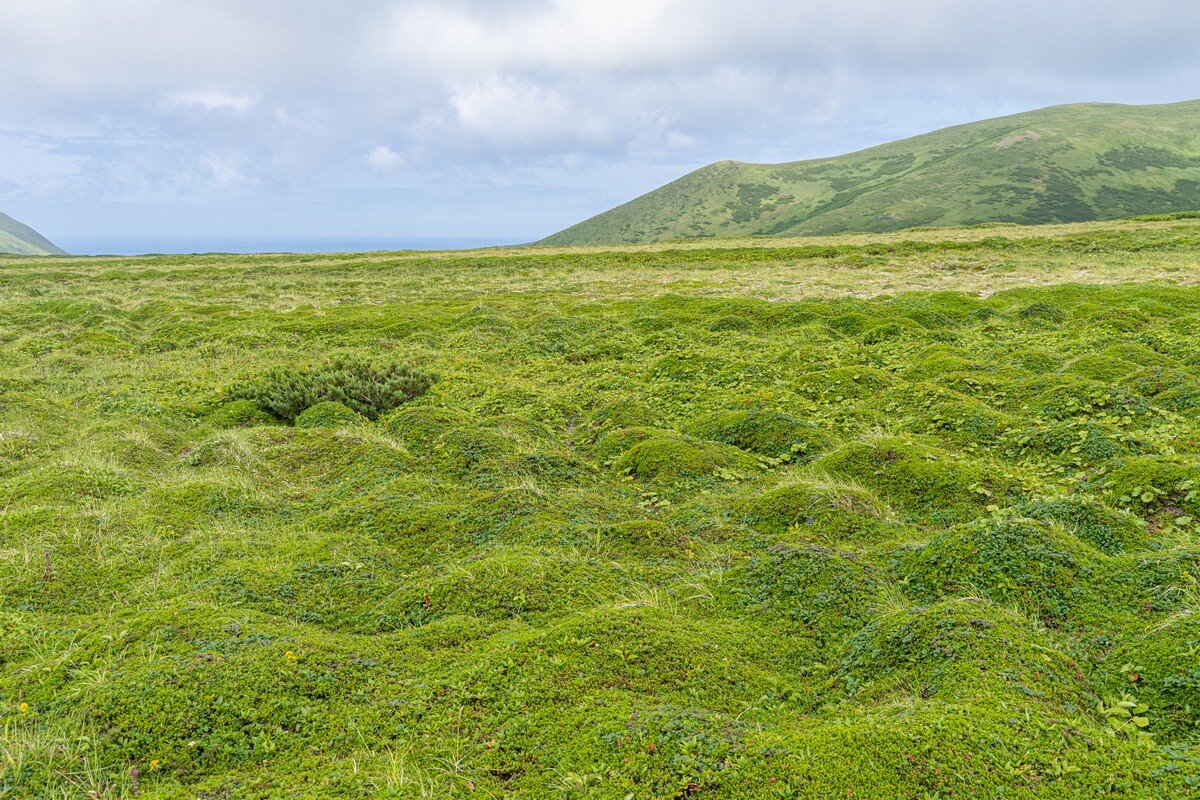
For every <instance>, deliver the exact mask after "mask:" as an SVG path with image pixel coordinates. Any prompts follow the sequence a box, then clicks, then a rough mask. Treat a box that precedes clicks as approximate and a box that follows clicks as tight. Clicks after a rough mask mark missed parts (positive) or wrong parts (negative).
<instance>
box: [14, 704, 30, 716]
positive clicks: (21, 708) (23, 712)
mask: <svg viewBox="0 0 1200 800" xmlns="http://www.w3.org/2000/svg"><path fill="white" fill-rule="evenodd" d="M17 710H18V711H20V712H21V716H22V717H23V716H25V715H26V714H28V713H29V703H21V705H19V706H17Z"/></svg>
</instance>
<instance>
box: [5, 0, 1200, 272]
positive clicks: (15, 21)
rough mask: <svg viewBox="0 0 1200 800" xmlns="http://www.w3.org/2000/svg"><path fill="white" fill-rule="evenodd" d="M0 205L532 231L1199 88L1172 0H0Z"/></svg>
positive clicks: (270, 237)
mask: <svg viewBox="0 0 1200 800" xmlns="http://www.w3.org/2000/svg"><path fill="white" fill-rule="evenodd" d="M0 32H2V33H0V36H2V37H3V42H4V44H3V47H0V75H2V76H3V78H2V79H0V211H5V212H7V213H9V214H11V215H12V216H14V217H17V218H18V219H21V220H23V221H25V222H28V223H29V224H31V225H33V226H34V227H36V228H38V229H39V230H40V231H41V232H42V233H44V234H46V235H47V236H49V237H50V238H51V239H53V240H55V241H57V242H59V243H60V244H62V245H63V246H65V247H67V248H68V249H72V250H74V251H77V252H94V251H97V250H108V251H114V252H116V251H135V250H148V249H157V250H170V249H181V250H189V249H209V247H206V245H208V246H211V247H212V248H220V249H235V248H236V247H239V246H251V247H253V246H262V247H266V246H271V245H276V246H282V245H283V244H286V243H291V245H292V246H294V247H295V248H297V249H304V248H306V247H309V246H314V247H316V246H319V245H316V244H313V243H314V242H318V241H327V242H337V243H339V244H353V243H356V242H357V243H360V244H361V245H362V246H364V247H365V246H371V245H380V246H382V245H391V246H396V245H400V244H405V243H414V244H422V243H427V244H462V245H467V244H476V243H484V242H489V243H503V242H520V241H529V240H532V239H536V238H540V237H541V236H544V235H547V234H549V233H551V232H553V231H555V230H557V229H559V228H561V227H564V226H566V225H568V224H571V223H573V222H576V221H578V220H580V219H583V218H585V217H588V216H590V215H592V214H594V213H597V212H599V211H602V210H604V209H606V208H608V207H610V206H612V205H614V204H616V203H619V202H622V201H624V200H628V199H630V198H632V197H634V196H636V195H638V194H641V193H642V192H645V191H647V190H649V189H651V188H654V187H655V186H657V185H659V184H661V183H663V182H665V181H667V180H670V179H672V178H675V177H677V176H679V175H681V174H683V173H685V172H687V171H689V170H691V169H694V168H696V167H699V166H702V165H704V164H706V163H709V162H711V161H715V160H719V159H723V158H735V159H740V160H744V161H784V160H795V159H801V158H811V157H818V156H825V155H834V154H837V153H842V152H847V151H850V150H854V149H858V148H861V147H865V146H868V145H872V144H877V143H880V142H883V141H888V140H891V139H895V138H899V137H902V136H908V135H914V134H917V133H921V132H924V131H927V130H930V129H934V128H938V127H943V126H945V125H950V124H955V123H959V122H966V121H970V120H974V119H981V118H985V117H990V116H996V115H1000V114H1006V113H1013V112H1017V111H1023V110H1027V109H1030V108H1036V107H1040V106H1044V105H1050V104H1053V103H1063V102H1075V101H1084V100H1103V101H1111V102H1125V103H1159V102H1171V101H1176V100H1185V99H1195V98H1200V47H1198V46H1197V42H1200V3H1198V2H1196V0H1140V1H1139V2H1137V3H1131V2H1129V1H1128V0H1119V1H1117V0H1003V2H993V0H907V2H903V3H900V2H893V0H848V1H847V2H840V3H834V2H829V0H820V2H813V1H812V0H790V1H788V0H739V2H737V3H732V2H728V0H504V1H503V2H500V1H499V0H491V1H487V2H485V1H482V0H481V1H473V0H440V1H439V2H427V1H425V0H340V2H333V0H327V1H324V2H319V1H318V0H253V2H247V1H246V0H103V1H102V2H96V0H0Z"/></svg>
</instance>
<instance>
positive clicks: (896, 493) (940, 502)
mask: <svg viewBox="0 0 1200 800" xmlns="http://www.w3.org/2000/svg"><path fill="white" fill-rule="evenodd" d="M816 466H817V467H818V468H820V469H823V470H826V471H828V472H831V473H833V474H835V475H839V476H844V477H846V478H849V479H852V480H859V481H861V482H862V483H863V485H865V486H866V487H867V488H869V489H872V490H874V491H875V492H876V493H878V494H879V496H880V497H882V498H883V499H884V500H885V501H887V502H888V503H889V504H890V505H892V506H893V507H895V508H897V509H899V510H902V511H904V512H906V513H907V514H908V515H909V516H910V517H911V518H913V519H914V521H925V522H934V523H952V522H957V521H961V520H964V519H970V518H971V517H974V516H976V515H977V514H979V513H981V512H982V510H983V508H984V507H985V506H987V505H990V504H994V503H996V502H998V501H999V500H1001V499H1002V498H1003V497H1004V496H1005V495H1006V494H1007V493H1008V491H1009V488H1010V487H1009V482H1008V480H1007V479H1006V478H1005V476H1003V475H998V474H997V473H996V472H995V471H994V470H986V469H984V468H983V467H981V466H979V465H978V464H975V463H973V462H971V461H967V460H964V459H957V458H954V457H953V456H951V455H950V454H949V453H947V452H946V451H944V450H940V449H938V448H936V447H930V446H929V445H925V444H922V443H920V442H917V441H914V440H912V439H905V438H898V437H882V438H878V439H868V440H864V441H859V442H852V443H851V444H848V445H846V446H844V447H842V448H840V449H839V450H835V451H834V452H832V453H830V454H829V455H827V456H825V457H824V458H822V459H820V460H819V461H817V462H816Z"/></svg>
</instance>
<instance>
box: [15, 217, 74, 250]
mask: <svg viewBox="0 0 1200 800" xmlns="http://www.w3.org/2000/svg"><path fill="white" fill-rule="evenodd" d="M0 253H15V254H17V255H32V256H56V255H58V256H65V255H66V254H67V252H66V251H65V250H62V249H60V248H58V247H57V246H56V245H55V244H54V243H53V242H51V241H50V240H49V239H47V238H46V237H45V236H42V235H41V234H40V233H38V232H37V231H35V230H34V229H33V228H31V227H29V226H28V225H26V224H24V223H21V222H17V221H16V220H15V219H13V218H12V217H10V216H8V215H7V214H0Z"/></svg>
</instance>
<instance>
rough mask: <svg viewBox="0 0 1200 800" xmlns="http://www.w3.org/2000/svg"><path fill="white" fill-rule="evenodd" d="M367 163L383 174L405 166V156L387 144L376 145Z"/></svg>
mask: <svg viewBox="0 0 1200 800" xmlns="http://www.w3.org/2000/svg"><path fill="white" fill-rule="evenodd" d="M366 160H367V163H368V164H370V165H371V166H372V167H374V168H375V169H377V170H380V171H382V172H390V171H392V170H396V169H400V168H401V167H403V166H404V156H402V155H400V154H399V153H397V152H396V151H395V150H393V149H392V148H390V147H388V146H387V145H385V144H381V145H376V146H375V147H373V148H372V149H371V152H369V153H367V158H366Z"/></svg>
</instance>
